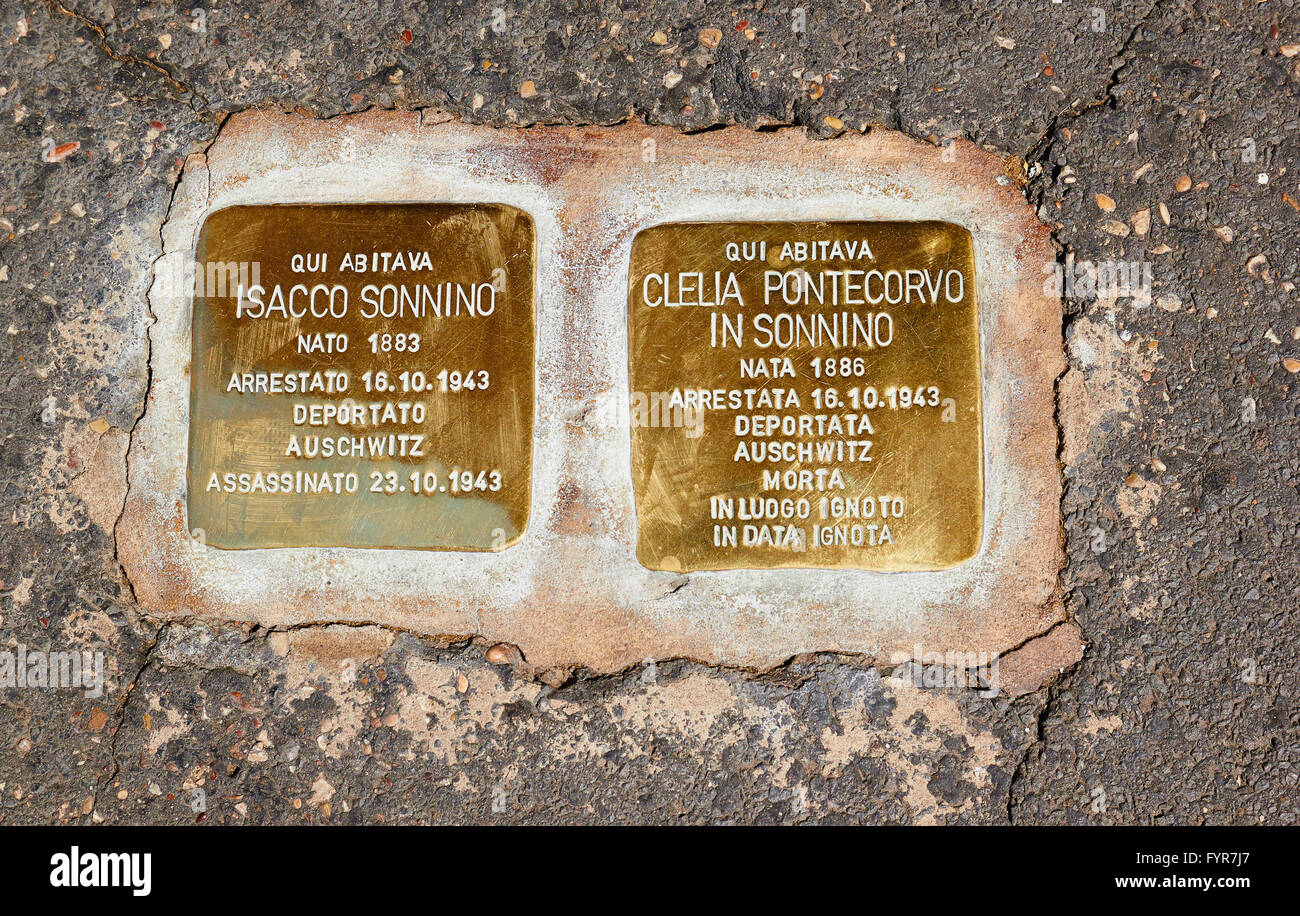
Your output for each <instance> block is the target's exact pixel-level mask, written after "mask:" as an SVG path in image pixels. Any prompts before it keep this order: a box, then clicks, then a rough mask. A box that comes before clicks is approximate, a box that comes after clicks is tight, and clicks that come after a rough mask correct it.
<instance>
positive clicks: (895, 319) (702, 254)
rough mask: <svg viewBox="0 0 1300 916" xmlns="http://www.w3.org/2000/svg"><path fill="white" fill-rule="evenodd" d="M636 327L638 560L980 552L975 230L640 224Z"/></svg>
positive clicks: (729, 562)
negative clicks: (973, 245)
mask: <svg viewBox="0 0 1300 916" xmlns="http://www.w3.org/2000/svg"><path fill="white" fill-rule="evenodd" d="M628 325H629V329H628V334H629V368H630V380H631V402H630V410H631V420H632V479H633V487H634V491H635V497H636V510H637V529H638V540H637V556H638V559H639V560H640V561H641V563H642V564H644V565H645V566H647V567H649V568H651V569H661V570H670V571H692V570H707V569H744V568H773V567H821V568H857V569H868V570H877V571H904V570H936V569H944V568H947V567H951V566H955V565H958V564H960V563H962V562H964V561H966V560H968V559H970V558H971V557H972V556H974V555H975V553H976V552H977V551H978V549H979V545H980V540H981V531H982V525H983V500H984V484H983V457H982V428H981V403H980V398H981V393H980V336H979V323H978V313H977V307H976V296H975V264H974V251H973V247H972V241H971V236H970V233H969V232H968V231H967V230H965V229H964V228H962V227H959V226H956V225H953V224H951V223H944V222H937V221H931V222H753V223H674V224H668V225H662V226H656V227H653V228H650V229H646V230H644V231H642V232H641V233H640V234H638V235H637V237H636V238H635V240H634V241H633V246H632V259H631V268H630V273H629V289H628Z"/></svg>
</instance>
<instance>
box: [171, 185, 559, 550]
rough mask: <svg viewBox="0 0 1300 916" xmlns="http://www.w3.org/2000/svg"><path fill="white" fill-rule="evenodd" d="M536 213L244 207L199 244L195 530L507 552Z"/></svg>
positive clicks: (516, 500)
mask: <svg viewBox="0 0 1300 916" xmlns="http://www.w3.org/2000/svg"><path fill="white" fill-rule="evenodd" d="M534 260H535V243H534V231H533V223H532V219H531V218H530V217H529V216H528V215H527V214H526V213H524V212H522V211H520V210H518V209H515V208H514V207H508V206H503V205H498V204H338V205H301V206H300V205H284V206H279V205H275V206H237V207H230V208H228V209H225V210H220V211H218V212H216V213H213V214H212V215H211V216H210V217H209V218H208V220H207V222H206V223H205V224H204V226H203V229H202V231H201V233H200V236H199V242H198V251H197V269H196V271H195V273H196V277H195V281H196V293H195V297H194V326H193V346H194V352H193V357H194V359H193V375H192V385H191V398H190V438H189V466H188V485H189V498H188V511H189V525H190V527H191V529H193V533H194V537H195V538H197V539H199V540H201V541H202V542H204V543H206V544H208V545H211V546H214V547H223V548H253V547H301V546H339V547H411V548H432V549H442V550H499V549H502V548H504V547H508V546H509V545H511V544H512V543H514V542H515V541H517V540H518V539H519V538H520V537H521V536H522V534H523V532H524V528H525V526H526V525H527V523H528V506H529V497H530V493H531V488H532V449H533V356H534V305H533V287H534Z"/></svg>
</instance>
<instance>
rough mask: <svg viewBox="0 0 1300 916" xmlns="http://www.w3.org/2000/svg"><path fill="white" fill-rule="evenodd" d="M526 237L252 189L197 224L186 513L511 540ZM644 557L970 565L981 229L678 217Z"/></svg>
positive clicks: (639, 359) (518, 217)
mask: <svg viewBox="0 0 1300 916" xmlns="http://www.w3.org/2000/svg"><path fill="white" fill-rule="evenodd" d="M536 250H537V246H536V239H535V233H534V228H533V223H532V220H531V219H530V218H529V216H528V215H527V214H526V213H524V212H522V211H520V210H518V209H515V208H513V207H509V206H504V205H497V204H473V205H467V204H364V205H363V204H347V205H301V206H298V205H294V206H240V207H232V208H229V209H225V210H221V211H218V212H217V213H214V214H213V215H212V216H210V217H209V218H208V220H207V222H206V223H205V224H204V227H203V229H202V231H201V233H200V238H199V244H198V252H197V258H198V270H197V271H196V274H197V276H198V277H199V278H200V280H201V281H202V282H201V283H200V288H199V289H198V290H197V291H196V295H195V300H194V329H193V346H194V352H193V385H192V392H191V416H190V451H189V468H188V474H189V495H188V510H189V522H190V526H191V528H193V529H195V530H196V532H197V534H196V536H200V537H202V539H203V540H204V541H205V542H206V543H207V544H209V545H211V546H215V547H221V548H258V547H293V546H339V547H392V548H430V549H441V550H500V549H504V548H507V547H509V546H510V545H511V544H513V543H515V542H516V541H517V540H519V539H520V538H521V537H523V536H524V531H525V528H526V527H527V524H528V514H529V503H530V499H531V486H532V460H533V423H534V393H533V384H534V381H533V380H534V353H535V336H536V331H535V328H536V321H535V298H536V297H535V290H534V278H535V274H536V263H535V261H536ZM627 308H628V313H627V314H628V344H629V346H628V369H629V379H630V391H629V392H628V407H629V414H628V415H629V417H630V423H629V426H630V429H629V433H628V434H629V435H630V437H631V447H632V451H631V455H632V457H631V474H632V484H633V492H634V497H635V504H636V516H637V529H638V542H637V555H638V558H639V559H640V561H641V563H642V564H644V565H645V566H647V567H649V568H651V569H660V570H669V571H691V570H720V569H744V568H775V567H821V568H843V569H869V570H879V571H900V570H934V569H943V568H947V567H951V566H954V565H957V564H959V563H961V562H963V561H965V560H967V559H969V558H970V557H972V556H973V555H974V554H975V553H976V551H977V550H978V548H979V544H980V537H981V528H982V523H983V459H982V422H981V415H980V347H979V339H980V337H979V327H978V316H977V309H976V297H975V271H974V253H973V250H972V242H971V237H970V234H969V233H968V232H967V231H966V230H965V229H962V228H961V227H958V226H955V225H952V224H950V223H942V222H879V221H877V222H746V223H675V224H667V225H661V226H656V227H653V228H650V229H646V230H644V231H642V232H641V233H640V234H638V235H637V236H636V238H635V240H634V242H633V245H632V254H631V263H630V265H629V282H628V306H627Z"/></svg>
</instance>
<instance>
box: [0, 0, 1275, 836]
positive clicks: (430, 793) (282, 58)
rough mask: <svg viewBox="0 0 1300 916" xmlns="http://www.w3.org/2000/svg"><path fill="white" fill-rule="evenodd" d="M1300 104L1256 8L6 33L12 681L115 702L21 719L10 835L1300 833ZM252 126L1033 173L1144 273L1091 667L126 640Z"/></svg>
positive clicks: (706, 13)
mask: <svg viewBox="0 0 1300 916" xmlns="http://www.w3.org/2000/svg"><path fill="white" fill-rule="evenodd" d="M196 9H197V11H196ZM710 29H716V30H717V32H718V38H717V40H716V41H715V40H713V37H712V34H710V35H709V36H706V40H703V41H702V40H701V32H702V30H710ZM1298 87H1300V10H1297V8H1296V6H1295V5H1294V4H1292V3H1285V2H1274V0H1269V2H1260V3H1253V2H1252V3H1213V2H1173V0H1169V2H1165V0H1158V2H1154V3H1133V4H1119V5H1114V4H1106V3H1100V2H1099V3H1096V4H1084V3H1079V2H1073V0H1065V2H1062V3H1052V2H1047V0H1034V2H1016V0H1010V2H1004V3H982V2H981V3H973V4H960V3H957V2H955V0H941V2H916V3H896V4H892V3H886V2H877V3H863V2H856V3H817V4H813V3H808V4H805V5H804V6H803V7H796V6H795V5H793V4H788V5H783V4H773V3H764V2H760V3H735V4H720V3H713V2H709V3H703V4H699V3H690V4H688V3H685V2H671V0H669V2H662V0H655V2H648V3H632V2H622V3H618V2H606V3H593V2H587V0H570V2H566V3H558V2H548V0H539V2H536V3H531V4H527V5H522V6H518V7H515V6H507V7H503V8H498V7H495V6H494V5H493V4H492V3H490V2H485V3H412V4H397V3H376V2H372V0H363V2H359V3H355V4H347V5H344V4H337V3H335V4H332V3H322V2H316V0H293V2H280V0H271V2H267V3H263V4H245V3H225V4H223V5H220V6H214V7H210V8H209V7H198V8H196V7H195V6H194V3H193V2H189V3H186V4H183V5H175V4H172V3H166V2H156V3H148V4H135V3H121V2H104V0H101V2H72V0H65V2H63V3H62V4H59V3H53V2H46V3H42V2H37V0H30V2H15V0H0V161H2V162H3V170H0V186H2V187H3V197H2V198H0V329H3V330H4V333H2V334H0V386H2V387H3V397H0V436H2V438H0V476H2V479H0V643H2V644H3V645H2V646H0V648H5V649H8V650H10V651H13V650H14V649H15V648H16V647H17V646H19V645H20V644H21V645H24V646H27V647H31V648H37V649H45V648H50V647H54V648H80V649H87V650H91V651H96V650H98V651H102V652H103V653H104V657H105V665H106V675H107V681H108V682H107V686H106V690H105V692H104V694H103V695H102V696H99V697H87V696H84V695H83V692H82V691H79V690H69V689H62V690H56V689H39V688H25V689H23V688H3V689H0V823H4V824H17V823H99V822H108V823H122V822H127V823H137V822H145V823H169V824H170V823H176V824H183V823H195V822H196V821H197V822H202V823H277V824H278V823H302V822H328V823H380V822H383V823H407V822H451V823H460V822H484V823H553V822H561V823H607V822H611V821H613V822H624V823H642V822H646V823H663V822H672V823H733V822H734V823H804V822H809V823H813V822H826V823H1007V822H1014V823H1071V824H1098V823H1101V824H1109V823H1142V824H1175V823H1177V824H1184V823H1186V824H1199V823H1214V824H1255V823H1267V824H1294V823H1295V822H1296V821H1297V817H1298V815H1300V803H1298V802H1297V799H1298V798H1300V793H1297V779H1298V778H1300V770H1298V767H1300V704H1298V703H1297V680H1296V654H1297V649H1296V647H1297V646H1298V645H1300V617H1298V616H1297V614H1296V612H1295V607H1296V600H1297V597H1298V596H1300V576H1297V562H1296V551H1297V543H1298V541H1300V538H1298V535H1300V511H1298V509H1300V500H1298V499H1297V486H1298V484H1300V455H1298V452H1297V442H1298V440H1300V434H1298V433H1297V422H1296V420H1297V414H1298V401H1297V394H1298V393H1300V309H1297V292H1296V288H1295V283H1296V282H1297V266H1298V265H1297V262H1298V260H1300V182H1298V180H1297V179H1298V173H1297V171H1296V164H1297V163H1296V157H1297V151H1298V140H1300V106H1298V105H1297V98H1298V96H1300V94H1298V93H1297V88H1298ZM257 106H266V107H271V108H275V109H283V110H298V111H301V112H304V113H306V114H309V115H312V116H316V117H322V118H325V117H334V116H338V115H341V114H344V113H347V112H354V111H360V110H364V109H368V108H373V107H403V108H430V109H438V110H440V111H444V112H447V113H449V114H450V115H452V116H454V117H457V118H462V119H465V120H467V121H473V122H480V123H486V124H492V125H511V126H521V125H529V124H539V123H547V124H550V123H555V124H570V123H582V124H590V123H594V124H613V123H618V122H622V121H624V120H627V119H640V120H642V121H645V122H649V123H655V124H664V125H670V126H673V127H677V128H679V129H681V130H686V131H696V130H704V129H708V128H710V127H713V126H716V125H721V124H739V125H744V126H747V127H750V128H757V129H774V128H778V127H783V126H792V127H797V128H803V129H806V130H808V131H809V132H810V133H812V134H814V135H816V136H821V137H826V138H831V137H833V136H834V135H836V134H838V133H840V132H841V131H847V130H867V129H882V128H888V129H895V130H901V131H904V132H906V133H908V134H910V135H912V136H915V137H918V138H921V139H925V140H929V141H931V142H934V143H942V142H943V141H944V140H946V139H948V138H953V137H964V138H968V139H970V140H972V141H974V142H976V143H978V144H981V145H983V146H985V147H987V148H989V149H992V150H996V151H998V152H1000V153H1005V154H1009V155H1014V156H1018V157H1021V158H1022V159H1023V160H1024V168H1025V174H1026V175H1027V176H1028V180H1027V184H1026V187H1025V193H1026V194H1027V196H1028V199H1029V201H1030V202H1031V203H1032V204H1033V205H1034V207H1035V208H1036V209H1037V210H1038V213H1039V215H1040V218H1041V219H1042V220H1043V221H1044V222H1045V223H1046V224H1047V225H1048V226H1049V227H1050V228H1051V229H1052V230H1053V233H1054V237H1055V239H1056V241H1057V243H1058V245H1059V249H1060V259H1061V265H1062V267H1063V268H1068V269H1069V271H1070V275H1071V276H1074V273H1073V271H1074V268H1075V267H1077V266H1078V265H1079V264H1082V263H1085V262H1091V263H1093V264H1111V265H1114V264H1124V265H1128V264H1137V265H1139V268H1140V269H1142V270H1149V272H1150V274H1149V275H1150V288H1149V295H1128V294H1115V292H1114V290H1111V291H1109V292H1106V293H1103V292H1101V291H1098V290H1097V289H1094V288H1093V287H1092V285H1091V284H1090V283H1088V282H1079V283H1071V284H1069V285H1068V287H1067V289H1066V295H1065V297H1064V314H1063V327H1062V331H1063V339H1064V344H1065V346H1066V348H1067V353H1068V356H1069V360H1070V369H1069V370H1068V371H1067V372H1066V374H1065V375H1064V376H1062V378H1061V380H1060V382H1059V385H1058V421H1059V424H1060V428H1061V461H1062V467H1063V474H1064V480H1065V493H1064V498H1063V504H1062V519H1063V528H1062V536H1063V538H1064V544H1065V547H1066V553H1067V565H1066V567H1065V568H1064V570H1063V571H1062V574H1061V583H1060V585H1061V590H1062V594H1063V595H1064V598H1065V602H1066V607H1067V610H1068V612H1069V615H1070V617H1071V618H1072V620H1073V622H1074V624H1076V625H1077V626H1078V627H1079V628H1080V630H1081V632H1082V635H1083V639H1084V641H1085V643H1086V651H1085V653H1084V655H1083V658H1082V659H1081V660H1080V661H1078V663H1077V664H1074V665H1072V666H1070V667H1068V668H1067V669H1066V670H1063V671H1059V672H1057V676H1056V677H1054V678H1051V679H1049V682H1048V683H1046V684H1043V685H1042V686H1040V687H1038V688H1037V689H1034V690H1031V691H1030V692H1029V693H1026V694H1025V695H1023V696H1019V697H1015V698H1013V697H1010V696H1008V695H1002V696H999V697H996V698H988V697H985V696H982V695H981V693H980V692H979V691H978V690H974V689H971V688H969V687H967V686H965V685H964V684H959V683H955V681H957V680H959V679H957V678H950V677H947V676H945V672H934V673H935V674H936V675H937V676H936V677H935V678H932V679H929V680H928V681H927V683H931V684H933V686H927V687H924V688H921V687H917V686H914V685H913V683H912V682H911V679H910V678H909V677H908V675H909V674H911V672H910V671H907V670H899V669H890V668H883V667H880V666H878V665H874V664H873V663H872V660H870V659H865V658H858V657H853V656H842V655H831V654H820V655H815V656H801V657H797V658H794V659H791V660H790V661H789V662H787V663H786V664H785V665H782V666H780V667H778V668H776V669H774V670H772V671H768V672H753V671H745V670H735V669H728V668H718V667H709V666H704V665H699V664H696V663H693V662H689V661H666V662H660V663H658V664H646V665H642V666H637V667H636V668H634V669H631V670H628V671H626V672H623V673H621V674H619V675H615V676H594V675H591V674H590V673H589V672H584V671H582V670H576V671H571V672H566V673H564V674H562V675H560V676H556V675H554V674H548V675H547V677H546V678H545V679H542V678H540V677H537V676H535V673H534V672H533V671H532V670H531V669H530V668H529V667H528V665H527V663H526V660H523V659H521V658H519V657H518V655H517V653H515V654H512V653H510V652H505V653H497V652H493V651H492V649H491V647H489V646H487V645H484V644H480V643H478V642H476V641H474V640H464V641H456V640H454V639H448V640H434V639H429V638H423V637H420V636H417V635H414V634H412V633H406V632H400V631H396V630H392V629H386V628H380V627H359V626H309V627H298V628H285V629H280V630H267V629H262V628H256V627H248V626H240V625H234V624H216V623H211V622H203V621H199V620H173V621H168V622H160V621H157V620H152V619H150V618H148V617H147V616H145V615H143V614H142V613H141V612H140V611H139V609H138V608H137V607H136V605H135V603H134V601H133V596H132V592H131V587H130V583H129V582H128V581H126V579H125V578H124V577H123V575H122V573H121V569H120V567H119V564H118V561H117V556H116V553H115V547H114V541H113V535H112V530H113V525H114V523H115V521H116V519H117V517H118V514H119V513H120V511H121V505H122V500H123V498H124V495H125V480H124V478H123V476H122V462H123V461H124V456H125V449H126V445H127V442H128V441H129V435H130V431H131V430H132V429H133V428H134V426H135V424H136V422H137V421H138V419H139V418H140V416H141V414H142V412H143V410H144V408H145V393H146V391H147V388H148V382H149V378H148V374H149V368H148V351H147V338H146V335H145V328H146V326H147V324H148V321H149V315H148V311H147V308H146V307H145V303H144V293H145V289H146V287H147V283H148V277H149V275H150V269H151V265H152V262H153V260H154V259H155V258H156V257H157V256H158V253H159V250H160V242H159V230H160V227H161V224H162V221H163V219H164V217H165V214H166V212H167V208H168V204H169V201H170V199H171V195H172V193H173V189H174V187H175V185H176V182H177V178H178V175H179V169H180V166H181V163H182V161H183V157H184V156H185V155H186V154H187V153H189V152H191V151H194V150H201V149H203V148H205V146H206V145H207V144H210V143H211V142H212V140H213V139H214V138H215V137H216V135H217V133H218V131H219V130H220V128H221V125H222V123H223V121H224V119H225V118H226V117H227V116H228V115H229V114H230V113H231V112H234V111H239V110H243V109H246V108H250V107H257ZM829 142H833V140H831V141H829ZM1035 642H1037V641H1035ZM1033 646H1034V643H1033V642H1031V643H1030V644H1029V645H1028V646H1026V647H1025V649H1026V650H1031V651H1035V650H1033V649H1031V647H1033ZM1022 651H1024V650H1022ZM498 655H503V656H504V657H498Z"/></svg>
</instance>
